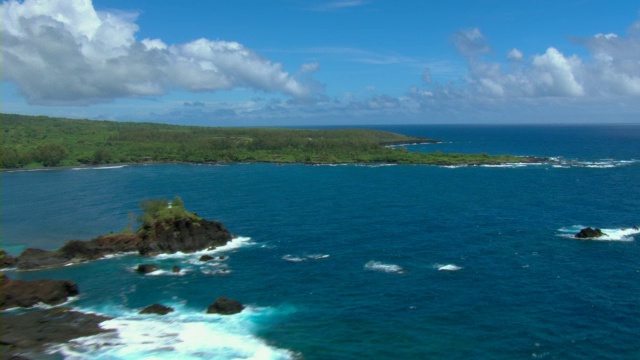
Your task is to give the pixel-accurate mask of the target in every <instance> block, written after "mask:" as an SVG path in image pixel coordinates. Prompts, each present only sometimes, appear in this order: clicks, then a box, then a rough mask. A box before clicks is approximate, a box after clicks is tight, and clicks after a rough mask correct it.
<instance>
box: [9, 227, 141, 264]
mask: <svg viewBox="0 0 640 360" xmlns="http://www.w3.org/2000/svg"><path fill="white" fill-rule="evenodd" d="M141 242H142V238H141V237H140V236H139V235H137V234H130V235H124V234H118V235H107V236H99V237H97V238H95V239H92V240H89V241H82V240H71V241H68V242H67V243H66V244H64V246H63V247H61V248H60V249H58V250H54V251H46V250H40V249H32V248H29V249H26V250H25V251H23V252H22V254H20V256H18V257H17V258H16V265H17V267H18V269H21V270H33V269H43V268H48V267H54V266H62V265H65V264H69V263H80V262H84V261H90V260H96V259H99V258H101V257H103V256H105V255H111V254H118V253H125V252H132V251H138V245H139V244H140V243H141Z"/></svg>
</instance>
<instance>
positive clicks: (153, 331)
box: [1, 125, 640, 359]
mask: <svg viewBox="0 0 640 360" xmlns="http://www.w3.org/2000/svg"><path fill="white" fill-rule="evenodd" d="M375 128H376V129H381V130H388V131H395V132H400V133H403V134H406V135H415V136H425V137H430V138H438V139H441V140H442V141H443V142H442V143H440V144H423V145H409V146H407V149H408V150H409V151H442V152H460V153H467V152H468V153H482V152H485V153H489V154H503V153H508V154H513V155H533V156H541V157H551V158H554V159H556V160H557V162H555V163H553V164H533V165H523V164H509V165H504V166H492V167H489V166H471V167H440V166H424V165H389V164H376V165H364V164H362V165H336V166H328V165H326V166H310V165H301V164H298V165H274V164H233V165H228V166H208V165H148V166H143V165H140V166H110V167H97V168H82V169H64V170H49V171H31V172H29V171H22V172H5V173H2V175H1V176H2V178H1V181H2V207H1V215H2V220H1V225H2V228H1V230H2V247H3V248H5V249H6V250H7V251H9V252H10V253H12V254H14V255H17V254H19V253H20V252H21V251H22V250H23V249H24V248H25V247H38V248H43V249H56V248H58V247H60V246H61V245H63V244H64V242H66V241H67V240H71V239H90V238H93V237H96V236H98V235H101V234H105V233H109V232H119V231H121V230H123V229H124V228H126V227H127V226H128V224H129V223H130V221H131V218H132V217H133V216H134V215H135V214H137V213H139V210H138V203H139V202H140V200H142V199H147V198H168V199H169V198H173V197H174V196H180V197H181V198H182V199H183V200H184V202H185V205H186V207H187V209H189V210H191V211H194V212H197V213H198V214H199V215H200V216H202V217H205V218H207V219H210V220H218V221H221V222H222V223H224V224H225V226H226V227H227V228H228V229H229V230H230V231H231V232H232V233H234V234H236V235H238V238H237V239H235V240H234V241H233V242H232V243H230V244H228V245H227V246H225V247H224V248H221V249H216V250H215V251H214V252H215V253H216V256H218V255H220V256H223V258H222V259H220V260H218V261H214V262H206V263H205V262H200V261H199V260H198V259H199V256H200V255H201V254H175V255H167V256H160V257H157V258H153V259H143V258H140V257H138V256H136V255H124V256H116V257H112V258H108V259H103V260H98V261H94V262H90V263H85V264H80V265H74V266H67V267H63V268H58V269H51V270H42V271H29V272H17V271H8V272H7V273H8V275H9V276H10V277H12V278H17V279H26V280H28V279H40V278H54V279H70V280H74V281H76V282H77V283H78V286H79V290H80V295H79V296H78V297H76V298H74V299H72V301H70V302H69V303H68V304H66V306H71V307H73V308H75V309H78V310H80V311H85V312H94V313H99V314H104V315H107V316H111V317H113V318H114V319H113V320H109V321H107V322H105V323H103V324H102V326H103V327H105V328H109V329H115V330H116V331H114V332H111V333H109V334H103V335H97V336H92V337H86V338H81V339H77V340H75V341H73V342H71V343H69V344H64V345H60V346H57V347H53V348H51V349H50V352H51V358H52V359H57V358H68V359H298V358H301V359H585V358H591V359H639V358H640V246H639V245H638V243H639V241H640V234H639V233H638V232H637V231H636V230H634V229H633V226H640V212H639V211H638V209H639V208H640V125H608V126H603V125H589V126H578V125H571V126H560V125H558V126H550V125H537V126H534V125H526V126H525V125H521V126H469V125H464V126H463V125H451V126H445V125H442V126H418V125H413V126H378V127H375ZM131 214H134V215H131ZM586 226H591V227H599V228H601V229H602V230H603V231H604V232H605V233H606V234H607V236H606V237H604V238H601V239H598V240H578V239H575V238H573V234H575V233H576V232H577V231H579V230H580V229H581V228H583V227H586ZM140 263H153V264H156V265H158V266H159V267H160V268H161V270H160V271H157V272H154V273H150V274H147V275H141V274H138V273H136V272H135V271H134V268H135V267H136V266H137V265H138V264H140ZM174 265H178V266H180V267H181V268H182V270H181V271H180V272H179V273H173V272H171V268H172V267H173V266H174ZM219 296H227V297H230V298H233V299H236V300H238V301H240V302H242V303H243V304H245V305H247V309H246V310H245V311H243V312H242V313H240V314H237V315H231V316H219V315H207V314H205V310H206V307H207V306H208V305H210V304H211V303H213V301H214V300H215V299H216V298H217V297H219ZM153 303H161V304H164V305H168V306H172V307H174V308H175V310H176V311H175V312H173V313H170V314H168V315H166V316H158V315H139V314H138V311H139V310H141V309H142V308H143V307H145V306H147V305H151V304H153Z"/></svg>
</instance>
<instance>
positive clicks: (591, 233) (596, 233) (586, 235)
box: [575, 227, 606, 239]
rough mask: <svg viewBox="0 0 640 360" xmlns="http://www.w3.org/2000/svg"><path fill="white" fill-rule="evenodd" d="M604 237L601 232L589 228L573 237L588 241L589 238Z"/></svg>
mask: <svg viewBox="0 0 640 360" xmlns="http://www.w3.org/2000/svg"><path fill="white" fill-rule="evenodd" d="M604 235H606V234H605V233H603V232H602V230H600V229H598V228H595V229H592V228H590V227H587V228H584V229H582V230H580V232H579V233H577V234H576V235H575V237H576V238H578V239H589V238H599V237H601V236H604Z"/></svg>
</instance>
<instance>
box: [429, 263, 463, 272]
mask: <svg viewBox="0 0 640 360" xmlns="http://www.w3.org/2000/svg"><path fill="white" fill-rule="evenodd" d="M435 268H436V269H438V271H458V270H462V267H461V266H458V265H455V264H446V265H443V264H436V265H435Z"/></svg>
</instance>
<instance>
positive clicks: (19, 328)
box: [0, 308, 113, 359]
mask: <svg viewBox="0 0 640 360" xmlns="http://www.w3.org/2000/svg"><path fill="white" fill-rule="evenodd" d="M110 319H111V318H109V317H105V316H100V315H95V314H85V313H82V312H78V311H73V310H71V309H69V308H55V309H49V310H39V311H32V312H28V313H24V314H16V315H6V314H3V315H2V321H0V353H1V354H2V358H3V359H10V358H17V359H20V358H22V359H29V358H34V359H38V358H40V357H41V356H42V355H44V354H43V352H44V351H45V347H46V346H47V345H51V344H64V343H67V342H69V341H70V340H73V339H76V338H79V337H83V336H91V335H97V334H100V333H105V332H110V331H113V330H105V329H102V328H101V327H100V325H99V324H100V323H101V322H103V321H106V320H110Z"/></svg>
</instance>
